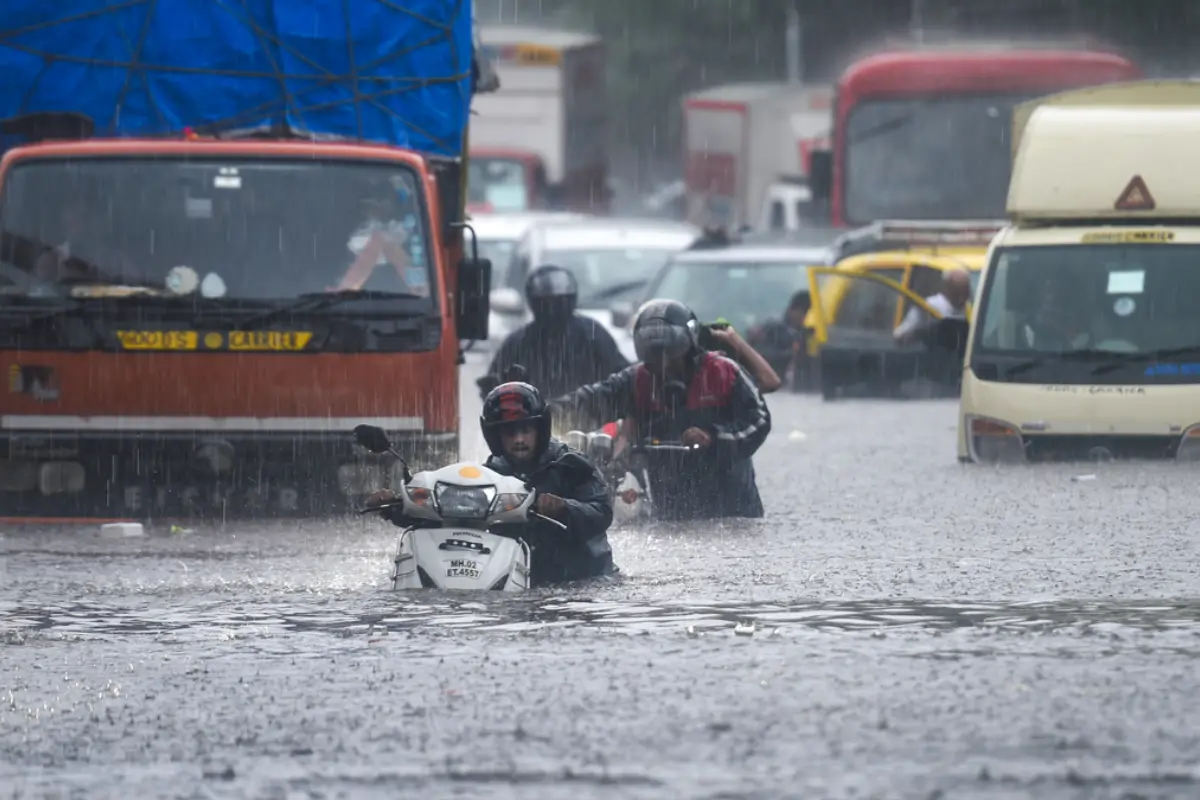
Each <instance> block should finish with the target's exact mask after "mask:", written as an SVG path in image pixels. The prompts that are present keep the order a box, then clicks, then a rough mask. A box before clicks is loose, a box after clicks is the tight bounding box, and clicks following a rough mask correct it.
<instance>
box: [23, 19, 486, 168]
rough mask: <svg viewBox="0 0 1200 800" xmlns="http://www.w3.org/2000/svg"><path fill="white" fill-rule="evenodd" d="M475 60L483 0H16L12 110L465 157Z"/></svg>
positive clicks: (151, 132)
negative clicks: (477, 14)
mask: <svg viewBox="0 0 1200 800" xmlns="http://www.w3.org/2000/svg"><path fill="white" fill-rule="evenodd" d="M401 6H403V7H401ZM471 63H472V38H471V2H470V0H404V2H403V3H399V2H394V1H392V0H342V1H340V2H311V3H299V2H295V0H124V1H122V0H52V1H51V0H5V2H4V11H3V14H0V70H2V71H3V72H2V74H3V75H4V80H3V81H0V119H7V118H10V117H13V116H17V115H22V114H28V113H32V112H76V113H79V114H83V115H86V116H88V117H90V118H91V119H92V121H93V122H94V123H95V135H97V136H164V135H180V134H181V133H182V132H183V131H184V129H185V128H189V127H190V128H193V129H194V130H195V131H196V132H197V133H200V134H211V133H220V132H243V133H245V132H249V131H254V130H268V129H271V128H273V127H275V128H282V127H285V126H286V129H287V130H290V131H291V132H294V133H296V134H299V135H303V136H313V137H317V138H341V139H354V140H362V141H368V142H377V143H385V144H392V145H396V146H400V147H409V148H413V149H415V150H419V151H422V152H426V153H432V154H435V155H443V156H458V155H460V154H461V151H462V147H463V138H464V129H465V127H466V123H467V115H468V113H469V107H470V100H471V95H470V93H471ZM16 143H18V142H17V141H11V140H10V141H0V145H5V146H11V145H12V144H16Z"/></svg>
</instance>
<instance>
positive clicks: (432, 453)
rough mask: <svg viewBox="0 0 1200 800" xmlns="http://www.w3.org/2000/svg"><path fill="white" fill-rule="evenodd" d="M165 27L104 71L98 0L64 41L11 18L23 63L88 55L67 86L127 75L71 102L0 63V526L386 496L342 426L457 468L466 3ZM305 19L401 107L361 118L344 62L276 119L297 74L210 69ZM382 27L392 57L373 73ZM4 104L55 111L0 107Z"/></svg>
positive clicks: (385, 466) (278, 14) (222, 512)
mask: <svg viewBox="0 0 1200 800" xmlns="http://www.w3.org/2000/svg"><path fill="white" fill-rule="evenodd" d="M30 8H32V7H30ZM180 8H181V6H172V10H171V11H170V12H168V11H167V10H165V9H164V10H163V11H161V14H166V15H167V17H166V18H163V19H162V20H160V21H161V22H162V24H161V25H156V26H154V27H153V28H152V29H151V31H150V34H149V35H148V36H147V37H146V39H145V41H144V43H143V45H144V46H143V47H141V48H140V49H139V54H138V56H137V58H138V59H141V61H139V62H138V63H136V64H132V65H131V64H130V63H129V59H130V56H129V55H128V53H127V52H126V51H125V50H123V49H121V48H120V47H119V46H116V45H114V44H113V42H114V41H117V40H119V39H120V37H119V36H117V35H116V34H115V31H117V30H120V29H121V26H122V25H124V24H127V23H128V20H127V19H126V18H125V16H124V14H125V12H124V11H123V10H122V9H121V7H114V8H111V9H106V10H104V11H103V12H99V13H97V14H94V15H91V16H89V17H88V19H87V20H79V19H77V18H73V19H72V20H71V23H72V24H71V27H70V31H71V36H69V37H67V36H64V35H63V33H62V30H61V29H59V28H58V27H57V26H58V24H59V22H60V20H59V19H58V18H57V17H55V16H53V14H54V13H55V12H53V10H52V9H47V10H46V14H47V15H48V16H47V18H46V19H45V20H42V21H41V23H40V24H36V25H35V24H34V23H35V22H39V20H38V19H37V18H36V14H35V15H34V17H31V18H30V19H29V20H28V22H29V24H30V25H31V26H32V28H31V30H32V31H33V32H32V33H28V36H27V39H25V40H23V41H24V42H25V43H26V44H28V45H29V46H31V47H36V48H38V49H39V50H42V51H44V52H46V53H60V52H61V48H70V50H71V52H79V50H84V51H87V52H89V53H93V54H94V56H95V58H94V62H95V63H93V62H88V63H87V64H81V65H76V67H74V68H75V69H78V70H80V71H81V75H83V76H87V75H91V76H93V77H95V76H96V75H98V74H101V73H102V74H104V75H108V74H110V72H111V71H114V70H122V69H123V70H128V71H129V74H130V76H131V77H130V79H129V80H127V81H124V82H121V81H110V82H108V83H105V82H104V81H101V80H100V79H99V78H96V80H95V81H93V83H94V84H95V91H89V92H87V93H75V94H67V95H64V94H63V93H62V92H61V86H60V87H58V88H55V87H50V88H47V87H48V85H49V84H50V83H52V82H50V81H41V80H40V79H41V76H42V72H41V67H40V66H36V65H33V66H31V65H29V64H28V62H27V59H24V58H23V57H20V58H11V57H10V56H11V54H10V53H9V51H7V50H6V49H5V47H4V46H3V45H0V64H3V63H7V67H8V69H7V72H6V77H7V79H8V81H9V88H12V87H16V89H15V90H14V91H10V92H8V93H7V94H5V93H0V103H8V105H0V118H3V125H2V130H3V133H4V136H5V137H6V143H9V144H12V143H13V142H14V140H15V142H16V146H12V147H11V149H8V150H7V152H5V154H4V156H3V159H2V160H0V365H3V369H4V370H5V374H6V376H7V378H8V391H7V392H5V393H3V394H0V509H2V511H0V514H3V515H4V517H5V518H6V519H9V520H11V519H14V518H15V519H31V520H41V521H53V520H56V519H83V518H87V519H130V518H133V519H146V518H160V519H161V518H164V517H165V518H208V519H214V518H216V519H221V520H226V519H237V518H243V517H263V516H278V517H293V518H294V517H311V516H328V515H330V514H337V513H339V512H341V511H345V510H347V509H348V508H351V507H353V506H354V505H355V504H356V503H357V502H359V501H361V499H362V496H363V495H364V494H365V493H367V492H369V491H371V490H373V489H374V488H377V487H378V486H379V485H380V482H381V481H384V480H388V479H389V478H395V470H394V464H393V462H390V461H386V460H381V459H378V458H374V457H371V456H369V455H368V454H366V453H364V452H363V451H361V449H359V448H357V447H356V445H355V444H354V441H353V437H352V435H351V431H352V430H353V428H354V427H355V426H356V425H359V424H363V423H366V424H371V425H377V426H379V427H382V428H384V429H385V430H386V431H387V432H388V434H389V437H390V438H391V439H392V440H393V441H394V442H395V443H396V444H397V445H398V447H399V448H400V451H401V452H402V453H404V454H405V455H406V457H407V458H408V459H409V460H410V461H412V462H414V463H429V462H434V463H441V462H443V461H444V460H447V459H454V458H455V457H456V456H457V454H458V447H459V408H458V365H459V363H460V361H461V359H462V353H461V345H460V341H471V340H479V339H486V337H487V332H488V331H487V324H488V288H489V283H490V264H489V263H488V262H487V261H486V260H482V259H478V258H476V257H475V254H474V252H473V248H472V246H471V238H470V236H469V235H467V236H464V231H465V230H466V228H467V227H468V225H467V224H465V222H464V219H465V215H464V211H463V205H464V202H463V201H464V199H465V198H464V192H463V190H462V188H461V187H462V185H463V183H464V181H463V177H464V176H463V169H464V159H463V155H464V152H465V122H466V117H467V113H468V98H469V97H470V93H471V90H472V85H473V82H472V80H471V78H470V76H471V74H472V60H473V57H472V51H471V26H470V17H469V9H466V8H451V7H449V6H447V7H445V8H444V9H443V12H444V14H442V16H441V17H440V18H439V19H436V20H432V19H430V20H424V21H422V22H421V23H420V24H417V23H414V21H413V18H412V16H411V14H410V12H407V11H405V10H404V9H397V8H392V7H390V6H389V5H385V4H379V3H374V2H370V3H362V2H352V3H349V4H348V5H347V6H344V7H336V8H335V7H332V6H328V7H322V8H320V9H313V10H309V11H305V12H304V13H305V15H306V16H305V18H304V22H303V23H300V22H297V20H296V19H294V18H288V17H287V15H286V14H285V13H283V10H278V9H277V10H275V11H273V12H272V13H271V14H269V15H268V17H269V18H263V19H256V18H254V17H253V14H252V13H251V12H249V11H247V12H245V14H246V15H249V16H248V17H247V16H245V15H243V13H242V11H241V10H239V11H238V12H237V13H233V12H228V11H225V10H222V8H221V7H219V6H211V7H210V6H207V5H206V6H205V8H206V10H208V11H209V12H210V15H209V16H207V17H205V18H206V19H208V20H209V21H210V22H211V23H212V24H213V25H214V26H216V28H217V29H219V30H220V31H221V32H222V35H220V36H209V37H201V38H197V37H196V36H195V34H194V25H192V24H191V23H192V22H194V19H193V18H192V17H189V16H187V14H193V15H195V14H198V11H196V9H190V10H188V9H186V4H184V5H183V6H182V8H183V9H184V10H180ZM31 13H32V11H31ZM170 14H179V15H181V18H179V19H175V20H171V19H170V18H169V17H170ZM313 15H315V20H316V22H319V23H320V27H322V29H323V30H328V31H348V32H349V33H348V34H347V35H352V36H354V37H355V48H354V55H353V56H352V58H356V59H362V60H364V64H363V65H359V67H361V68H362V70H366V69H367V67H366V66H365V64H368V63H374V60H375V59H377V58H380V57H381V56H385V55H386V56H387V57H388V58H390V59H392V60H391V61H390V62H389V65H388V68H387V75H385V76H377V77H376V80H377V81H378V82H381V83H382V84H386V83H387V82H389V81H393V80H394V81H396V82H398V83H402V84H403V85H405V86H408V85H409V84H411V83H412V82H413V80H414V78H415V79H419V81H420V82H421V83H422V85H425V84H428V87H429V88H425V89H420V90H412V89H406V91H405V92H403V93H398V92H385V96H383V97H372V98H370V99H367V98H366V97H365V96H363V95H362V94H361V93H360V92H359V91H358V90H357V88H356V87H357V84H356V83H354V80H356V78H355V79H353V80H352V79H351V78H350V77H349V76H345V75H342V74H340V73H339V72H338V71H337V70H338V69H345V68H346V64H345V57H344V49H342V50H339V53H340V55H339V56H338V58H337V59H335V61H336V63H334V64H330V65H328V67H329V69H328V72H329V77H328V81H327V82H325V83H323V84H322V87H323V88H322V90H323V91H324V92H327V93H328V94H327V95H326V97H327V98H328V99H329V101H330V102H329V103H327V104H324V103H323V104H320V105H319V106H317V107H309V106H307V105H305V104H303V103H297V102H296V99H297V96H304V95H305V94H306V93H307V92H310V91H311V87H308V86H305V85H304V79H303V78H299V77H296V76H291V75H289V76H284V79H281V80H280V81H270V82H263V81H261V80H259V79H257V78H255V77H247V75H242V74H241V73H238V74H236V75H231V74H228V73H226V72H224V71H221V70H214V69H213V68H212V66H211V65H212V64H213V63H227V62H228V59H229V58H230V57H231V51H230V50H229V47H230V45H229V43H230V42H232V41H243V39H242V38H239V37H240V36H243V35H248V34H249V33H250V31H249V30H248V28H250V27H255V28H256V29H257V28H262V29H266V30H272V31H274V34H273V35H277V36H278V37H280V38H281V39H282V40H283V41H285V42H286V43H287V44H286V46H287V47H291V48H293V49H296V50H300V51H302V50H304V49H305V48H306V47H310V46H311V42H310V40H307V39H304V38H303V37H293V35H292V31H294V30H297V29H299V28H304V27H305V25H307V26H312V25H313V24H316V23H315V22H314V16H313ZM421 25H427V27H428V30H427V31H425V32H422V31H421V30H420V27H421ZM398 27H403V29H404V30H406V31H409V32H410V34H409V35H411V36H413V37H415V38H414V39H413V42H412V43H413V45H414V52H415V54H409V52H408V51H403V52H401V53H397V52H395V50H396V48H395V44H396V42H395V38H394V36H392V35H391V34H385V32H386V31H394V30H397V29H398ZM332 35H335V34H331V36H332ZM250 41H259V39H258V38H257V37H250ZM418 45H419V46H418ZM372 47H375V48H378V49H377V50H376V51H375V52H372ZM56 48H59V49H56ZM431 51H432V52H431ZM309 55H310V56H311V57H312V59H313V60H314V63H318V64H319V63H320V59H321V57H322V55H323V53H310V54H309ZM431 55H432V56H433V57H431ZM236 57H237V58H239V59H244V60H246V61H247V62H248V66H247V69H248V70H250V72H251V73H252V72H253V70H251V67H252V66H253V67H255V68H257V66H265V65H266V64H267V63H268V62H269V61H270V57H269V54H266V53H263V52H261V51H257V50H253V49H251V50H250V51H249V52H247V51H244V50H242V49H238V50H237V52H236ZM6 58H7V59H8V61H7V62H5V59H6ZM249 62H253V63H249ZM256 65H257V66H256ZM322 69H324V67H322ZM356 69H357V68H356ZM438 69H443V70H445V71H446V73H447V74H446V75H443V74H441V73H439V72H437V70H438ZM431 70H433V71H431ZM134 72H136V73H137V76H138V77H137V78H136V79H134V78H133V77H132V76H133V73H134ZM248 74H250V73H248ZM355 74H356V75H357V74H358V73H357V72H356V73H355ZM397 76H403V77H402V78H400V77H397ZM165 84H169V87H170V90H169V91H168V90H167V89H166V88H165ZM122 87H124V88H122ZM15 96H21V97H23V98H25V99H24V100H22V102H23V103H26V102H27V103H28V105H30V106H33V107H51V108H57V109H59V110H57V111H55V112H54V113H33V114H21V113H19V111H20V109H19V108H15V107H14V104H13V103H12V102H11V98H12V97H15ZM360 102H361V103H363V104H364V106H369V107H370V109H371V112H368V111H367V110H366V109H365V108H362V107H359V106H358V105H357V104H358V103H360ZM332 106H338V108H336V109H333V108H332ZM435 108H436V109H437V111H436V113H435V112H433V111H432V109H435ZM117 109H119V110H120V111H119V113H117ZM381 111H382V112H386V113H380V112H381ZM356 112H358V113H356ZM399 119H403V120H405V121H406V123H411V124H413V126H414V127H413V129H412V130H409V129H408V128H402V127H400V126H399V125H398V123H397V122H396V120H399ZM72 121H74V125H71V124H68V123H71V122H72ZM464 240H465V242H464ZM414 376H420V380H414Z"/></svg>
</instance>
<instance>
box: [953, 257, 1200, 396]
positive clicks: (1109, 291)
mask: <svg viewBox="0 0 1200 800" xmlns="http://www.w3.org/2000/svg"><path fill="white" fill-rule="evenodd" d="M1198 296H1200V245H1194V244H1187V245H1174V244H1112V245H1069V246H1068V245H1056V246H1040V247H1011V248H1005V249H1002V250H1000V251H998V252H997V254H996V255H995V263H994V265H993V267H992V269H991V272H990V276H989V278H988V283H987V284H985V286H984V292H983V295H982V297H981V299H980V308H979V316H978V320H977V324H976V331H977V333H976V337H977V339H976V343H975V348H974V351H973V358H974V360H975V361H977V362H978V361H980V360H981V359H982V360H989V359H990V360H992V361H993V362H995V361H996V359H997V358H999V359H1001V361H1002V362H1004V363H1006V364H1007V363H1008V362H1009V361H1011V360H1012V359H1013V358H1016V359H1018V360H1019V361H1021V362H1023V363H1027V364H1029V366H1030V369H1028V370H1026V369H1022V370H1021V373H1022V374H1023V375H1029V377H1030V379H1032V380H1038V381H1046V382H1055V381H1059V382H1077V381H1075V379H1074V376H1078V377H1079V378H1081V379H1082V378H1085V377H1086V376H1088V375H1094V374H1101V375H1113V376H1114V378H1120V377H1122V376H1123V377H1126V378H1129V379H1135V378H1136V379H1137V380H1141V378H1140V377H1139V376H1143V375H1151V376H1153V375H1158V374H1162V375H1168V374H1171V370H1172V369H1173V367H1172V365H1174V366H1175V367H1179V366H1181V365H1183V366H1189V365H1190V366H1200V315H1198V314H1196V302H1195V298H1196V297H1198ZM1097 368H1099V370H1100V371H1099V373H1096V369H1097ZM1130 370H1132V373H1130ZM1156 370H1157V372H1156ZM1176 372H1178V370H1176ZM1024 379H1025V378H1022V380H1024ZM1192 380H1193V382H1200V369H1196V370H1195V373H1194V374H1193V377H1192Z"/></svg>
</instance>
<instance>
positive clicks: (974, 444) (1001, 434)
mask: <svg viewBox="0 0 1200 800" xmlns="http://www.w3.org/2000/svg"><path fill="white" fill-rule="evenodd" d="M966 422H967V443H968V445H969V447H970V450H971V460H972V461H974V462H975V463H977V464H1014V463H1021V462H1024V461H1025V441H1024V439H1022V438H1021V432H1020V431H1019V430H1018V429H1017V427H1016V426H1015V425H1010V424H1008V423H1007V422H1001V421H1000V420H996V419H988V418H987V417H967V420H966Z"/></svg>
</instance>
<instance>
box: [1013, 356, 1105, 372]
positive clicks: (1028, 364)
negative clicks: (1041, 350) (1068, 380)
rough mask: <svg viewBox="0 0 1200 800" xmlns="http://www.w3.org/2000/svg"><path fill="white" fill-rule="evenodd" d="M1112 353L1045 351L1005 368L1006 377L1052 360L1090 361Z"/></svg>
mask: <svg viewBox="0 0 1200 800" xmlns="http://www.w3.org/2000/svg"><path fill="white" fill-rule="evenodd" d="M1111 355H1112V353H1111V352H1110V351H1108V350H1064V351H1062V352H1057V353H1054V352H1052V353H1045V354H1043V355H1039V356H1034V357H1033V358H1030V359H1028V360H1026V361H1018V362H1017V363H1016V364H1013V365H1012V366H1009V367H1006V368H1005V369H1004V374H1005V376H1006V377H1011V376H1013V375H1020V374H1021V373H1022V372H1028V371H1029V370H1031V369H1034V368H1036V367H1040V366H1042V365H1043V364H1046V363H1048V362H1050V361H1090V360H1094V359H1096V358H1097V357H1102V356H1111Z"/></svg>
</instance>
